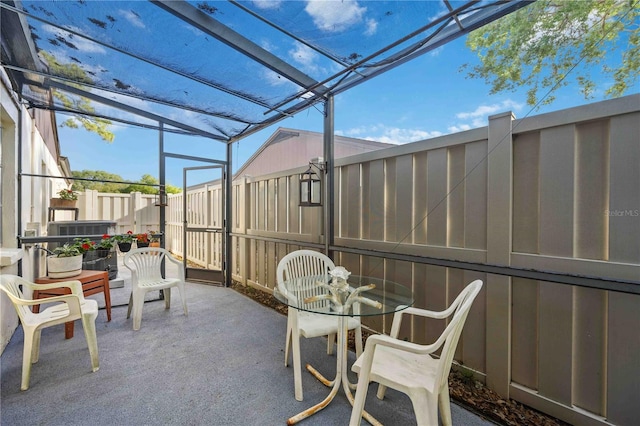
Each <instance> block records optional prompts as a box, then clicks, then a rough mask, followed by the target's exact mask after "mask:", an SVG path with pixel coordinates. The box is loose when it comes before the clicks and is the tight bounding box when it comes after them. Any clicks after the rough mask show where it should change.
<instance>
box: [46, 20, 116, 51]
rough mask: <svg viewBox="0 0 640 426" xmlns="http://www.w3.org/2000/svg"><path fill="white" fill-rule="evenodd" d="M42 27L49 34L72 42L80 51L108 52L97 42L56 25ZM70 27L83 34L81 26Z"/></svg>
mask: <svg viewBox="0 0 640 426" xmlns="http://www.w3.org/2000/svg"><path fill="white" fill-rule="evenodd" d="M42 29H43V30H44V31H45V32H47V33H49V34H53V35H54V36H55V37H60V38H62V39H64V40H66V41H68V42H69V43H72V44H73V45H74V46H75V47H76V48H77V49H78V51H80V52H87V53H101V54H106V53H107V52H106V50H105V49H104V48H103V47H102V46H100V45H99V44H96V43H94V42H92V41H89V40H87V39H84V38H82V37H77V36H75V35H74V34H72V33H70V32H69V31H66V30H63V29H62V28H56V27H52V26H51V25H46V24H45V25H43V26H42ZM69 29H70V30H71V31H75V32H77V33H80V34H82V31H81V30H80V29H79V28H76V27H72V28H69Z"/></svg>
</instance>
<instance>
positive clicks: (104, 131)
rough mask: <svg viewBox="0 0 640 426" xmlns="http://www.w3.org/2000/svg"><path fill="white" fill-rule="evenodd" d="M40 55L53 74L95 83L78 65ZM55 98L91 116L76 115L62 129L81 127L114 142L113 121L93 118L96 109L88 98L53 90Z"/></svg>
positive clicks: (65, 122)
mask: <svg viewBox="0 0 640 426" xmlns="http://www.w3.org/2000/svg"><path fill="white" fill-rule="evenodd" d="M39 54H40V56H41V57H42V59H43V60H44V61H45V62H46V63H47V65H48V66H49V69H50V70H51V73H52V74H54V75H61V76H64V77H67V78H69V79H72V80H75V81H79V82H82V83H87V84H91V83H93V81H92V80H91V78H89V76H88V75H87V73H86V72H85V71H84V70H83V69H82V68H81V67H79V66H78V65H77V64H73V63H69V64H61V63H60V62H58V60H57V59H56V58H55V56H53V55H51V54H50V53H48V52H46V51H44V50H41V51H40V52H39ZM53 96H55V97H56V98H57V99H58V100H59V101H60V102H62V105H63V106H65V107H66V108H69V109H70V110H76V111H77V110H79V111H84V112H86V113H88V114H89V115H88V116H87V115H81V114H75V115H73V117H71V118H69V119H68V120H66V121H64V122H63V123H62V124H61V125H60V126H61V127H65V126H66V127H70V128H73V129H77V128H78V127H79V126H80V125H81V126H82V127H84V129H85V130H87V131H89V132H93V133H96V134H97V135H98V136H100V137H101V138H102V140H104V141H106V142H113V139H114V137H115V135H114V134H113V132H111V131H110V130H109V126H110V125H111V121H109V120H107V119H104V118H100V117H91V116H90V115H91V114H94V113H95V109H94V108H93V107H92V106H91V101H90V100H89V99H88V98H85V97H82V96H76V95H67V94H65V93H63V92H61V91H60V90H55V89H54V90H53Z"/></svg>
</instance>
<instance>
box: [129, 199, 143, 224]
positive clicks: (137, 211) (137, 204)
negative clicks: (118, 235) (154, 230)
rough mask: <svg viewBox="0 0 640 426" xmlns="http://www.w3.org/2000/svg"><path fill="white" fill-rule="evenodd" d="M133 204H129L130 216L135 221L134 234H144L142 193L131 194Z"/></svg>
mask: <svg viewBox="0 0 640 426" xmlns="http://www.w3.org/2000/svg"><path fill="white" fill-rule="evenodd" d="M129 196H130V197H131V203H129V206H130V207H129V215H130V216H131V218H132V219H133V224H132V225H133V233H134V234H140V233H142V193H140V192H132V193H131V194H129Z"/></svg>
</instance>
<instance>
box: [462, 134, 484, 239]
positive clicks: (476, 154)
mask: <svg viewBox="0 0 640 426" xmlns="http://www.w3.org/2000/svg"><path fill="white" fill-rule="evenodd" d="M486 156H487V142H486V141H481V142H471V143H468V144H466V145H465V173H466V179H465V183H464V185H465V195H464V197H465V200H464V215H465V217H464V244H463V247H466V248H472V249H481V250H486V249H487V161H486Z"/></svg>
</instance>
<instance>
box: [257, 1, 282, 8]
mask: <svg viewBox="0 0 640 426" xmlns="http://www.w3.org/2000/svg"><path fill="white" fill-rule="evenodd" d="M252 3H253V4H255V5H256V7H257V8H258V9H277V8H279V7H280V5H281V4H282V0H253V2H252Z"/></svg>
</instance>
